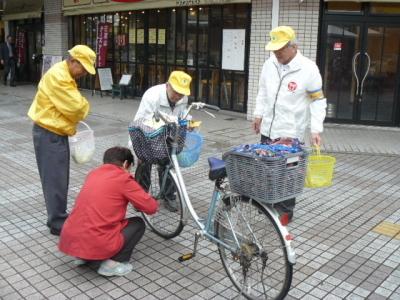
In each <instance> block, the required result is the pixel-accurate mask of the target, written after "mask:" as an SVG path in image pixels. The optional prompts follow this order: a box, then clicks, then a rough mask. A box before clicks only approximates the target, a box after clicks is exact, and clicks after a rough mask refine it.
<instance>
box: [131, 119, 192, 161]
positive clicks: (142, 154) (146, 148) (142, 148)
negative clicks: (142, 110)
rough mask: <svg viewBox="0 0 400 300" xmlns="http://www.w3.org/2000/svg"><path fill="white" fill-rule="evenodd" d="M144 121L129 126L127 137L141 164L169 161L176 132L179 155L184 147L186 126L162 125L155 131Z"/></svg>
mask: <svg viewBox="0 0 400 300" xmlns="http://www.w3.org/2000/svg"><path fill="white" fill-rule="evenodd" d="M144 123H145V122H144V120H143V119H140V120H136V121H134V122H132V123H131V124H130V125H129V128H128V130H129V136H130V138H131V141H132V147H133V151H135V154H136V156H137V157H138V159H140V160H141V161H142V162H145V163H151V164H159V163H162V162H163V161H165V160H166V159H169V157H170V152H171V142H172V141H173V138H174V137H175V135H176V130H178V131H179V132H178V135H179V136H178V149H177V154H179V153H180V152H181V151H182V150H183V147H184V145H185V138H186V131H187V127H186V126H179V127H176V126H173V125H164V126H161V127H159V128H157V129H154V128H152V127H150V126H147V125H145V124H144Z"/></svg>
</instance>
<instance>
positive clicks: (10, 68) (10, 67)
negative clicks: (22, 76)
mask: <svg viewBox="0 0 400 300" xmlns="http://www.w3.org/2000/svg"><path fill="white" fill-rule="evenodd" d="M9 73H10V84H11V85H13V84H15V59H14V58H10V59H8V61H5V62H4V78H3V80H4V84H6V83H7V76H8V74H9Z"/></svg>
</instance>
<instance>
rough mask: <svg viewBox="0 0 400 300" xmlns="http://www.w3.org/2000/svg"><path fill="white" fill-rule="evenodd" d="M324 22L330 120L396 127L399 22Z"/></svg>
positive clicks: (373, 18)
mask: <svg viewBox="0 0 400 300" xmlns="http://www.w3.org/2000/svg"><path fill="white" fill-rule="evenodd" d="M370 8H371V7H369V6H367V7H364V9H366V10H367V11H362V12H361V13H363V14H364V16H357V17H354V16H352V17H349V16H344V15H340V14H337V15H336V14H329V15H327V16H325V20H324V23H323V27H322V36H321V38H322V41H325V42H323V43H321V44H322V45H323V47H322V48H321V67H322V68H321V69H322V70H323V73H324V85H325V93H326V96H327V99H328V109H327V117H328V118H329V119H331V120H333V121H338V122H340V121H342V122H349V123H359V124H374V125H389V126H393V125H398V124H399V112H398V110H399V92H400V91H399V86H400V20H399V19H400V18H392V17H390V16H386V17H384V16H377V15H373V14H371V9H370Z"/></svg>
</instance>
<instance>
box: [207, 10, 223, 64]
mask: <svg viewBox="0 0 400 300" xmlns="http://www.w3.org/2000/svg"><path fill="white" fill-rule="evenodd" d="M210 22H211V24H210V27H211V28H212V30H210V48H209V51H210V61H209V64H210V66H211V67H219V66H220V56H221V47H222V11H221V7H219V6H212V7H211V8H210Z"/></svg>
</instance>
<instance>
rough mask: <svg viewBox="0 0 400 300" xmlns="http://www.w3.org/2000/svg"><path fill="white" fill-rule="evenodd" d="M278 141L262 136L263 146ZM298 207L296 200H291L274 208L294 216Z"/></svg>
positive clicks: (276, 204)
mask: <svg viewBox="0 0 400 300" xmlns="http://www.w3.org/2000/svg"><path fill="white" fill-rule="evenodd" d="M274 141H276V140H271V139H270V138H269V137H267V136H265V135H261V143H262V144H270V143H272V142H274ZM295 206H296V198H291V199H288V200H285V201H282V202H278V203H275V204H274V207H275V208H276V209H277V210H279V211H280V212H282V213H288V214H291V215H293V211H294V207H295Z"/></svg>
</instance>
